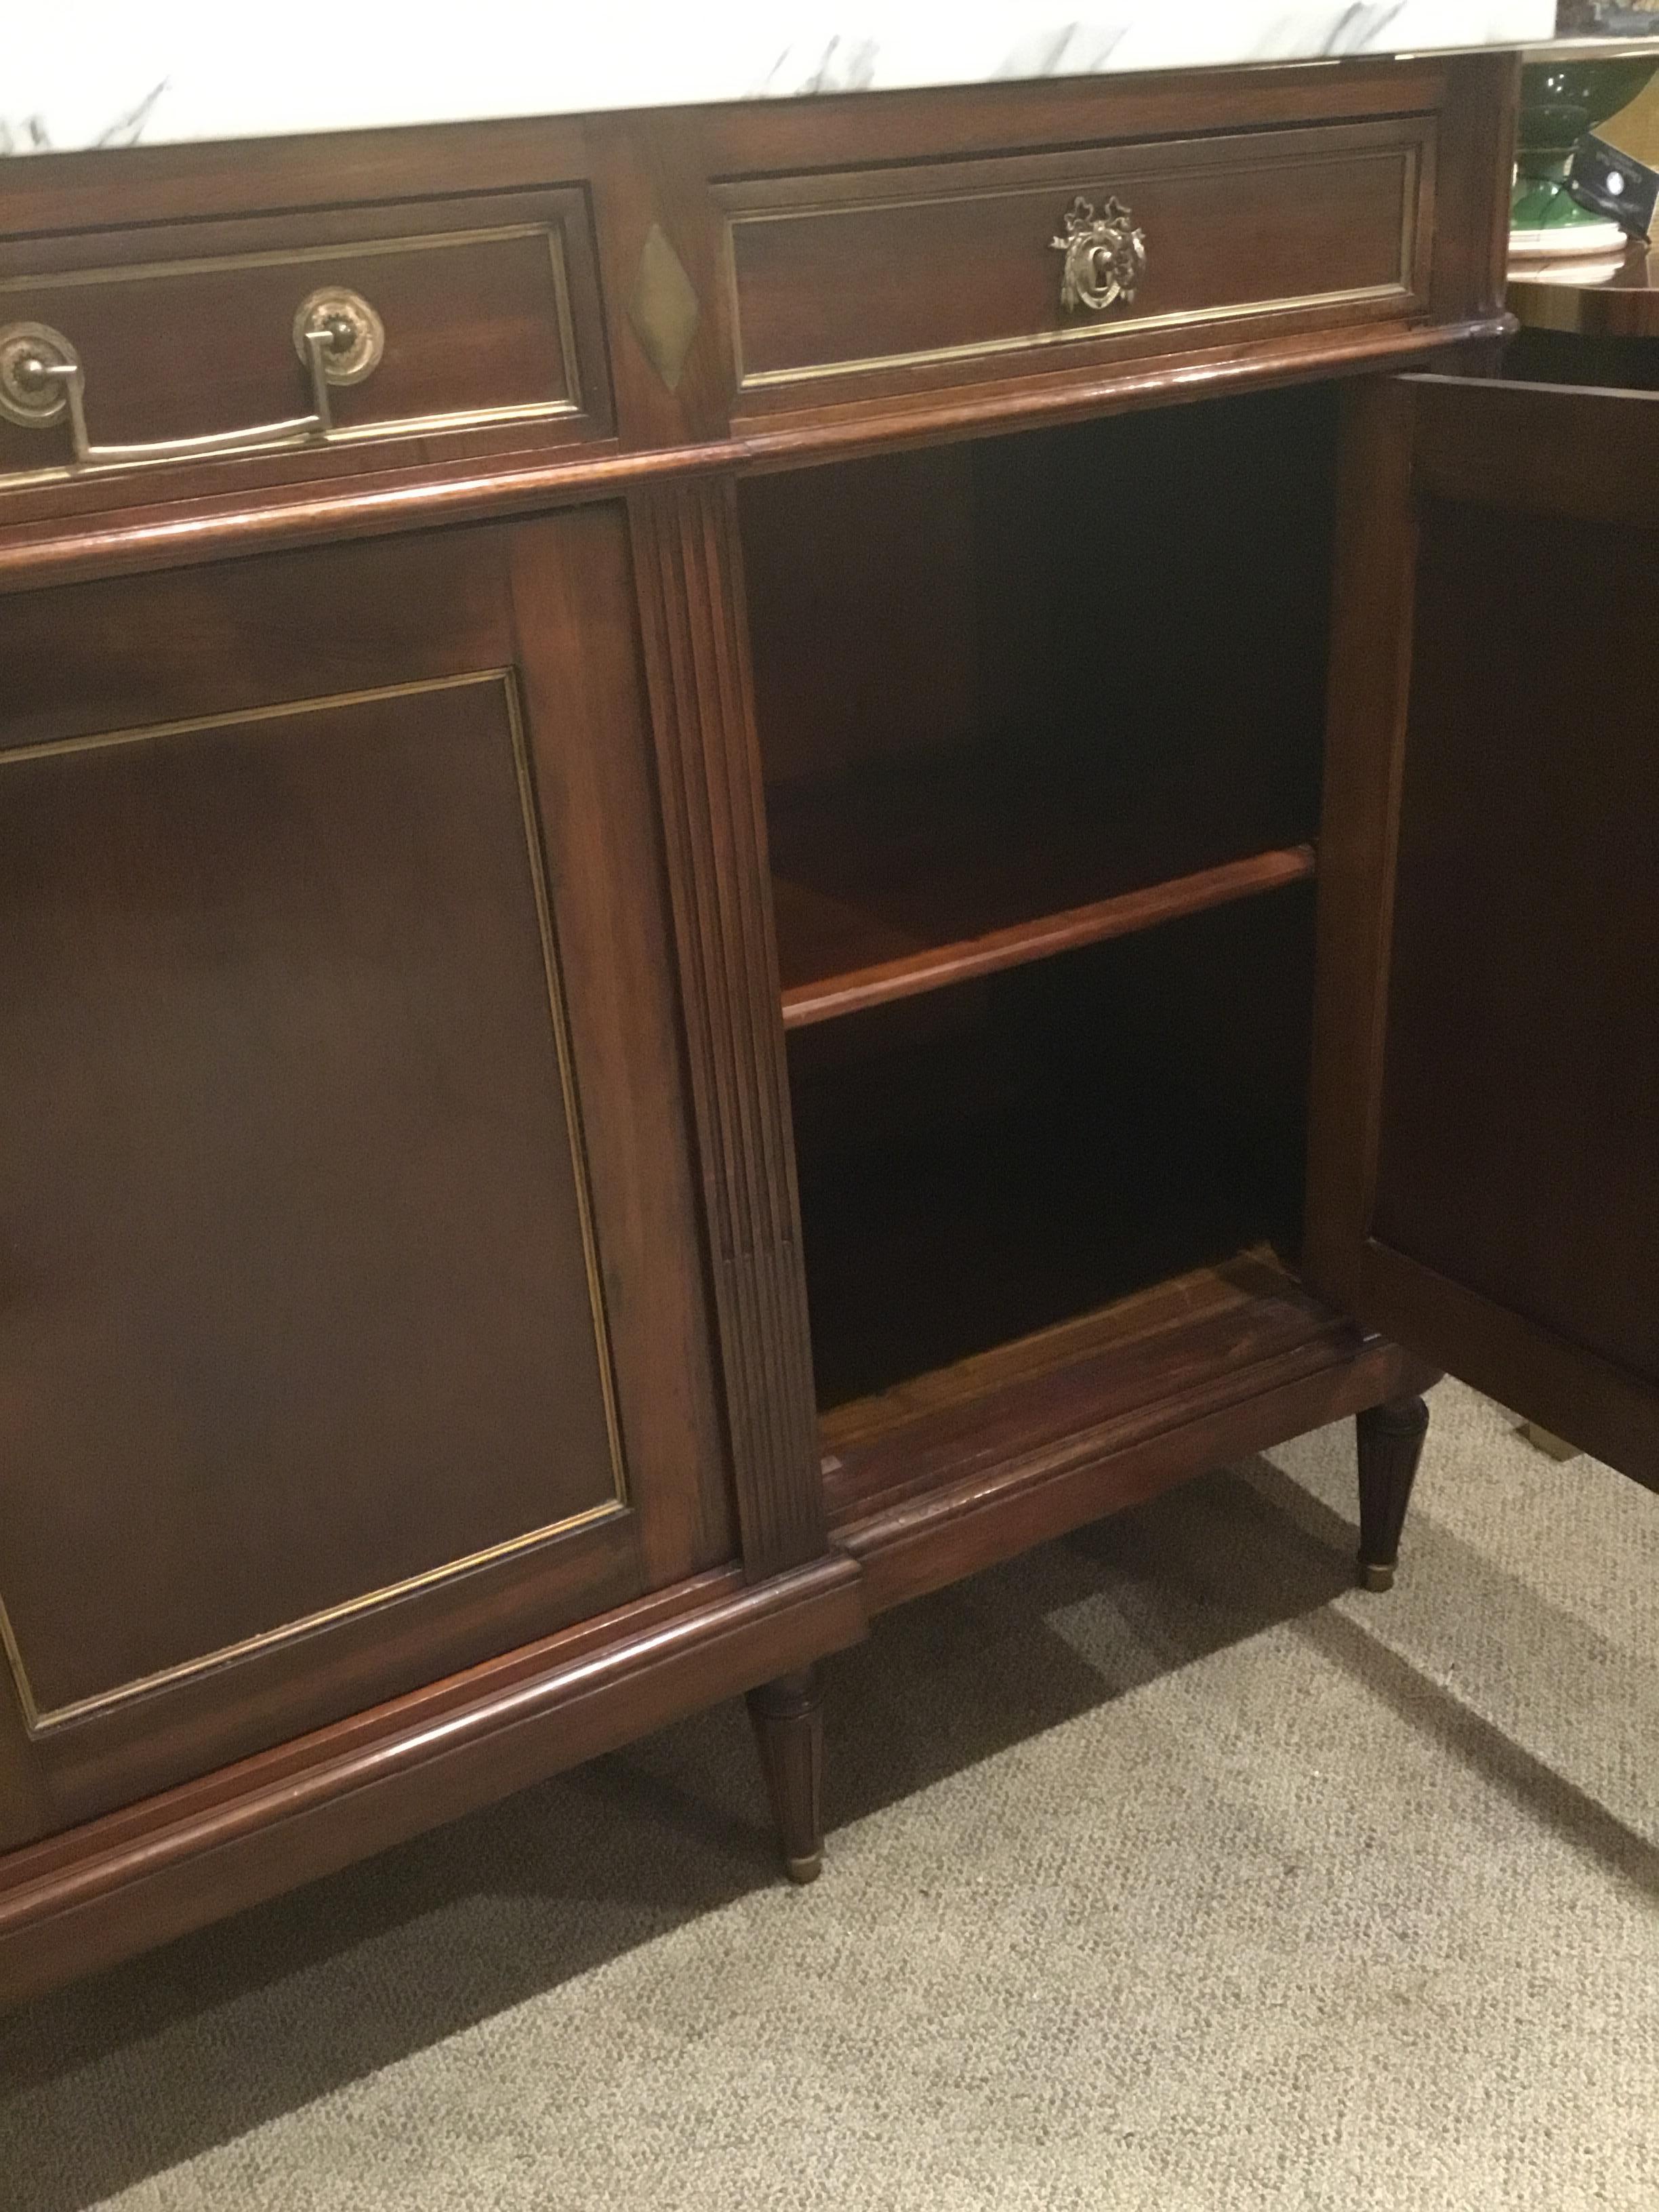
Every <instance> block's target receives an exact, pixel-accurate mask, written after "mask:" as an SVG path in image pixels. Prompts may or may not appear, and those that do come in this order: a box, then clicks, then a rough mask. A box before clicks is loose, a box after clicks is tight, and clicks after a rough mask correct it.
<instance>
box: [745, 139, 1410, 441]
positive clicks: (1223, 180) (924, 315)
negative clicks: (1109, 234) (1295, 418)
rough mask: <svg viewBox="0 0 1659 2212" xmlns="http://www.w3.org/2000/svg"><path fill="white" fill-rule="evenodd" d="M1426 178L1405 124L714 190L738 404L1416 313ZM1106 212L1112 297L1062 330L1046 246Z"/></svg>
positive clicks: (1063, 318)
mask: <svg viewBox="0 0 1659 2212" xmlns="http://www.w3.org/2000/svg"><path fill="white" fill-rule="evenodd" d="M1433 175H1434V118H1432V117H1431V116H1424V115H1413V116H1407V117H1402V118H1395V119H1389V120H1387V121H1383V122H1368V123H1357V124H1340V125H1329V126H1322V127H1302V128H1298V129H1296V130H1293V131H1278V132H1250V133H1245V134H1240V135H1236V136H1225V137H1217V138H1212V139H1195V140H1188V141H1176V142H1172V143H1165V144H1162V145H1151V146H1147V145H1139V146H1111V145H1096V146H1085V147H1080V148H1078V149H1066V150H1065V151H1048V152H1043V153H1037V154H1028V155H994V156H988V157H986V158H984V159H975V160H966V161H938V162H929V163H927V164H926V165H925V166H923V167H919V168H909V169H904V170H898V171H895V170H890V169H877V170H860V171H852V172H845V173H840V174H829V175H817V176H810V177H807V176H802V177H782V178H769V179H754V180H741V181H738V182H727V183H723V184H720V185H717V186H716V188H715V191H716V196H717V197H718V198H719V200H720V204H721V206H722V208H723V210H724V215H725V221H726V278H727V283H728V285H729V289H730V312H731V318H732V332H733V346H734V349H735V353H736V362H735V370H736V382H737V388H738V394H739V400H740V402H741V399H742V398H743V397H744V396H745V395H753V396H754V398H755V401H756V404H758V405H761V406H766V405H768V404H770V405H774V406H775V405H778V404H789V400H788V398H787V397H780V396H779V395H784V394H787V393H789V392H792V391H793V390H797V389H799V388H800V387H811V386H817V385H822V384H826V383H831V384H840V383H843V382H845V381H846V380H849V379H863V380H866V381H874V380H881V381H882V382H883V383H892V382H901V383H911V384H914V383H915V382H916V381H918V380H921V381H926V380H927V379H928V376H929V373H930V372H935V373H937V372H944V373H945V377H944V380H959V379H960V378H961V377H962V376H963V375H964V374H969V375H970V374H972V373H973V372H974V370H975V368H978V367H980V366H981V365H983V366H984V367H986V368H994V369H995V370H997V371H998V373H1001V374H1006V365H1007V364H1009V363H1010V362H1011V361H1012V358H1013V357H1017V356H1021V355H1034V356H1037V357H1038V358H1039V359H1040V358H1041V356H1042V355H1043V354H1044V353H1045V352H1049V351H1052V350H1053V349H1059V350H1060V351H1061V352H1066V351H1070V350H1074V349H1077V348H1079V347H1082V348H1085V349H1087V348H1091V347H1092V348H1094V349H1097V350H1098V349H1103V348H1105V349H1121V350H1125V351H1127V350H1130V349H1140V348H1139V347H1138V346H1137V342H1138V341H1146V342H1147V343H1148V346H1149V347H1150V348H1151V349H1157V348H1158V346H1160V345H1164V344H1166V343H1168V340H1169V339H1170V337H1171V336H1173V335H1174V334H1176V333H1179V332H1182V331H1187V330H1188V329H1190V330H1191V331H1194V334H1195V336H1196V337H1199V338H1200V342H1204V343H1213V342H1215V341H1216V339H1217V338H1218V337H1219V334H1220V332H1221V331H1222V330H1223V329H1224V328H1225V326H1226V325H1243V326H1255V325H1262V324H1267V323H1273V322H1275V321H1287V320H1291V319H1298V318H1300V319H1308V320H1310V321H1314V322H1328V321H1332V320H1336V321H1343V320H1371V321H1374V320H1376V319H1392V318H1399V319H1404V318H1407V317H1409V316H1411V315H1413V314H1415V313H1421V312H1424V311H1425V309H1426V307H1427V295H1428V264H1429V260H1430V257H1431V249H1432V233H1433V220H1432V217H1433ZM1114 206H1115V207H1116V209H1117V210H1119V212H1120V215H1121V218H1122V220H1121V221H1119V219H1118V217H1116V216H1110V215H1109V216H1106V217H1105V218H1104V220H1105V221H1106V222H1107V223H1108V224H1109V225H1111V226H1113V227H1114V228H1115V234H1118V235H1119V244H1120V246H1121V247H1122V249H1123V250H1122V252H1121V255H1120V259H1121V263H1122V265H1121V269H1120V270H1119V274H1118V281H1117V283H1116V286H1115V294H1114V297H1113V298H1112V300H1110V301H1105V300H1104V299H1102V300H1101V301H1100V302H1099V306H1100V307H1101V308H1102V309H1104V310H1106V312H1095V313H1091V312H1088V311H1087V309H1086V308H1085V309H1084V311H1083V312H1079V307H1081V305H1082V303H1081V301H1079V300H1075V299H1068V298H1066V296H1065V295H1064V288H1063V287H1062V285H1061V284H1060V283H1056V277H1055V267H1054V250H1055V248H1056V247H1059V248H1060V250H1061V251H1062V252H1065V251H1066V249H1067V246H1068V244H1069V240H1068V235H1067V231H1066V225H1067V223H1068V222H1078V221H1079V219H1080V218H1079V210H1080V209H1082V208H1085V207H1086V208H1087V209H1088V210H1090V214H1091V216H1093V217H1094V221H1095V222H1096V224H1097V225H1098V224H1099V222H1101V221H1102V220H1103V218H1102V217H1100V216H1098V215H1096V214H1095V210H1097V209H1098V208H1106V209H1111V208H1113V207H1114ZM1133 238H1139V240H1141V245H1140V246H1139V247H1134V248H1133V249H1132V248H1131V247H1130V246H1128V245H1127V242H1126V241H1127V240H1131V239H1133ZM1098 242H1099V243H1102V244H1103V243H1104V240H1100V241H1098ZM1086 250H1087V249H1086V247H1085V251H1086ZM1073 258H1074V257H1073V254H1072V253H1070V252H1067V258H1066V268H1067V270H1068V271H1069V270H1071V268H1072V265H1073ZM1131 264H1136V265H1133V266H1132V265H1131ZM1126 280H1127V281H1126ZM810 397H811V395H810V393H807V392H803V393H802V395H801V400H800V401H799V402H798V404H806V403H808V402H809V401H810Z"/></svg>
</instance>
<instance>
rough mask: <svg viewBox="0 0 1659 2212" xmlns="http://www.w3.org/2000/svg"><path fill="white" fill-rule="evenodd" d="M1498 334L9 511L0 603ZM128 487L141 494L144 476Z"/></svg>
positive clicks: (1314, 346) (1434, 330)
mask: <svg viewBox="0 0 1659 2212" xmlns="http://www.w3.org/2000/svg"><path fill="white" fill-rule="evenodd" d="M1514 327H1515V324H1514V319H1513V317H1511V316H1510V315H1507V314H1498V315H1495V316H1479V317H1474V318H1471V319H1468V320H1465V321H1460V322H1455V323H1448V324H1442V325H1434V326H1432V327H1425V328H1422V329H1413V330H1406V331H1401V330H1400V329H1398V328H1397V327H1390V326H1370V325H1368V326H1366V327H1365V328H1364V329H1362V330H1359V331H1343V332H1341V333H1340V334H1339V335H1337V336H1335V337H1321V338H1314V339H1287V340H1283V341H1270V342H1267V343H1260V344H1252V345H1249V346H1244V347H1241V348H1239V349H1237V350H1236V351H1235V352H1233V353H1231V354H1229V355H1228V356H1226V357H1225V359H1224V358H1218V356H1216V355H1215V354H1214V353H1213V352H1206V351H1203V350H1201V349H1200V350H1194V351H1192V352H1188V353H1180V354H1170V355H1168V356H1160V358H1159V359H1158V360H1157V361H1156V362H1152V363H1151V364H1148V365H1146V366H1143V367H1139V368H1133V369H1125V370H1120V371H1116V372H1115V373H1113V374H1108V375H1098V376H1090V377H1081V378H1079V377H1071V378H1065V379H1061V380H1054V379H1051V378H1045V377H1028V378H1024V379H1018V380H1007V381H1005V382H1004V383H1002V384H1000V385H994V386H975V387H974V388H973V389H972V390H971V391H969V392H950V393H947V394H945V395H942V396H941V395H929V396H928V397H927V398H924V399H921V400H918V401H912V402H909V403H906V404H884V405H883V406H881V407H878V408H870V409H862V408H861V409H860V410H856V411H854V412H851V413H848V414H845V415H837V414H829V413H826V414H825V415H823V416H812V417H811V418H810V419H809V418H797V419H794V420H792V421H790V422H787V424H785V425H784V426H782V427H781V428H776V429H756V430H746V431H744V433H742V434H741V435H733V436H732V437H731V438H729V439H727V440H726V441H723V442H721V443H711V444H708V445H701V446H684V447H671V448H664V449H661V450H658V451H654V452H651V451H647V452H639V453H619V452H617V450H616V449H615V447H614V446H611V445H607V444H605V443H603V442H599V443H596V447H595V449H594V450H593V451H592V453H586V452H585V453H583V454H582V455H581V456H580V458H572V459H561V460H558V461H556V462H549V461H546V460H538V459H534V458H531V459H510V458H509V459H496V460H495V461H493V462H479V461H476V460H475V461H471V462H465V461H449V460H445V461H436V462H434V463H433V464H432V465H429V466H414V467H409V468H404V469H398V470H389V469H380V470H375V471H365V473H364V475H363V476H362V477H361V478H360V479H356V480H354V481H353V482H352V483H351V484H350V485H349V487H347V486H344V485H333V484H329V485H324V484H313V483H295V484H289V485H285V486H281V487H277V488H273V489H270V490H269V491H262V492H261V493H259V494H258V495H252V496H250V495H248V494H247V493H245V492H244V493H238V494H235V495H227V496H223V497H217V498H214V497H198V498H196V499H194V500H192V501H190V502H188V503H187V504H185V505H184V506H182V507H181V506H179V505H178V504H176V503H174V502H173V501H170V500H166V499H155V500H146V501H145V503H143V504H142V505H139V506H136V507H132V508H131V509H128V510H121V511H116V512H112V513H108V514H106V515H103V516H101V517H100V518H98V519H88V518H87V517H85V516H82V517H80V518H78V519H76V520H73V521H70V520H67V519H50V518H43V517H42V516H40V515H39V514H36V513H30V514H29V515H28V516H27V517H24V516H22V515H21V514H20V517H19V520H17V522H16V523H15V524H7V523H5V522H4V520H3V518H0V595H3V594H5V593H8V592H19V591H33V590H40V589H43V588H46V587H47V586H51V585H52V584H55V583H63V582H70V581H78V580H84V579H89V578H95V577H100V576H108V575H131V574H145V573H147V572H149V571H152V570H155V569H158V568H183V567H189V566H194V565H199V564H202V563H205V562H212V561H219V560H224V559H227V558H238V557H240V556H246V555H248V554H252V553H257V552H262V551H265V550H271V549H279V548H285V547H292V546H303V545H313V544H335V543H338V542H341V541H342V540H344V539H347V538H375V537H385V536H387V535H390V534H392V533H394V532H400V531H404V530H410V529H413V528H416V527H436V526H443V525H448V524H453V523H461V522H470V521H476V520H500V519H501V518H503V517H510V516H513V515H517V514H525V513H542V512H544V511H545V510H546V509H547V508H549V507H557V506H565V505H577V504H585V503H587V502H589V501H596V500H606V499H614V498H616V497H617V496H619V495H622V494H623V493H626V492H628V491H630V490H632V489H636V488H642V487H645V486H647V485H649V484H652V483H666V484H677V483H683V482H685V481H687V480H708V479H720V480H724V479H726V478H727V477H730V476H732V475H733V474H740V473H744V472H748V471H754V472H759V471H772V470H776V469H787V468H794V467H798V466H803V465H811V463H814V462H816V461H820V460H827V459H837V458H842V457H848V456H857V455H860V454H866V453H889V452H893V451H896V450H899V449H902V448H903V447H918V446H922V445H925V444H927V443H929V442H932V441H939V440H941V439H944V440H956V439H973V438H981V437H985V436H987V435H994V434H995V433H996V432H998V431H1000V430H1003V429H1006V428H1013V427H1017V426H1018V425H1021V424H1024V423H1032V424H1039V423H1060V422H1082V421H1085V420H1089V419H1092V418H1094V417H1096V416H1100V415H1103V414H1108V413H1126V412H1128V411H1130V410H1146V409H1153V408H1158V407H1161V406H1165V405H1168V404H1171V403H1172V402H1176V401H1184V400H1189V399H1195V398H1201V397H1203V396H1205V395H1206V393H1214V394H1215V395H1217V396H1221V395H1224V394H1225V393H1227V392H1230V391H1236V390H1241V389H1247V388H1271V387H1273V386H1279V385H1284V384H1303V383H1307V382H1309V381H1310V380H1313V379H1316V378H1320V377H1335V376H1345V375H1348V374H1355V373H1358V372H1360V371H1363V370H1366V369H1370V368H1376V366H1377V365H1378V364H1379V363H1384V364H1387V363H1395V364H1397V365H1401V366H1405V367H1411V366H1414V365H1417V364H1419V363H1427V362H1431V361H1432V360H1433V358H1434V357H1435V356H1436V355H1437V354H1440V353H1443V352H1453V353H1455V352H1456V351H1457V349H1460V348H1464V347H1468V346H1470V345H1486V344H1489V343H1492V342H1494V341H1496V340H1498V339H1502V338H1505V337H1508V336H1509V335H1510V332H1511V331H1513V329H1514ZM129 481H137V479H129ZM143 484H144V487H145V489H146V490H147V491H148V490H149V489H150V488H151V485H150V477H149V472H145V474H144V476H143ZM43 503H45V504H48V505H49V506H55V505H56V504H57V503H58V502H57V501H51V502H49V503H47V502H43ZM65 503H66V504H67V502H65Z"/></svg>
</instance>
